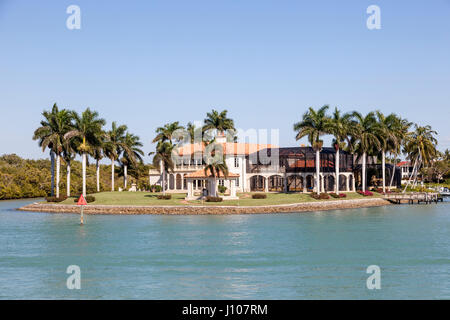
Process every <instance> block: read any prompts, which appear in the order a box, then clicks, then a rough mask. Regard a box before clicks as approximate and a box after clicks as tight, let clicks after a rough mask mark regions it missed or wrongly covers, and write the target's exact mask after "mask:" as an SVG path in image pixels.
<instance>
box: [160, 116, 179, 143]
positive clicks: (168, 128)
mask: <svg viewBox="0 0 450 320" xmlns="http://www.w3.org/2000/svg"><path fill="white" fill-rule="evenodd" d="M183 129H184V127H183V126H181V125H180V123H179V122H178V121H175V122H172V123H167V124H165V125H164V127H158V128H156V137H155V138H154V139H153V141H152V142H153V143H156V142H160V141H161V142H165V141H169V142H170V143H172V140H173V139H175V138H176V137H175V133H176V132H177V131H180V130H183Z"/></svg>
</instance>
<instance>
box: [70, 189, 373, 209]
mask: <svg viewBox="0 0 450 320" xmlns="http://www.w3.org/2000/svg"><path fill="white" fill-rule="evenodd" d="M157 195H158V194H156V193H146V192H101V193H97V194H94V196H95V199H96V200H95V202H92V203H90V204H99V205H103V204H104V205H135V206H153V205H187V204H190V205H213V206H216V205H220V206H224V205H225V206H267V205H274V204H289V203H299V202H318V201H332V200H340V199H335V198H332V197H330V199H329V200H315V199H313V198H311V197H310V196H309V195H308V194H301V193H288V194H286V193H267V199H252V198H251V193H240V194H238V196H239V197H240V199H239V200H226V201H223V202H203V203H202V201H199V200H195V201H185V200H184V197H185V196H186V194H184V193H176V194H172V199H170V200H160V199H158V198H157V197H156V196H157ZM379 196H380V195H379V194H378V193H374V196H373V197H379ZM373 197H367V198H373ZM363 198H365V197H363V196H361V195H359V194H357V193H347V197H346V198H343V199H341V200H342V201H345V200H346V199H363ZM62 204H74V198H69V199H67V200H65V201H64V202H62Z"/></svg>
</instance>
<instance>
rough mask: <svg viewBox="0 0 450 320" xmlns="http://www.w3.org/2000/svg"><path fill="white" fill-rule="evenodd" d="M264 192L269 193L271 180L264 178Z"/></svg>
mask: <svg viewBox="0 0 450 320" xmlns="http://www.w3.org/2000/svg"><path fill="white" fill-rule="evenodd" d="M264 192H269V178H268V177H267V178H264Z"/></svg>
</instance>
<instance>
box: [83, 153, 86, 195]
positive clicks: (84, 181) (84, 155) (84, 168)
mask: <svg viewBox="0 0 450 320" xmlns="http://www.w3.org/2000/svg"><path fill="white" fill-rule="evenodd" d="M82 169H83V170H82V171H83V197H85V198H86V152H83V156H82Z"/></svg>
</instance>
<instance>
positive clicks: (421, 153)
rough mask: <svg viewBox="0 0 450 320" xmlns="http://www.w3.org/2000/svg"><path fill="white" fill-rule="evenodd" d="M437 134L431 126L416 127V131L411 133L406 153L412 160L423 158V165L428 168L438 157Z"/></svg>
mask: <svg viewBox="0 0 450 320" xmlns="http://www.w3.org/2000/svg"><path fill="white" fill-rule="evenodd" d="M435 135H437V132H436V131H434V130H433V129H432V128H431V126H424V127H421V126H419V125H417V124H415V125H414V131H413V132H412V133H411V135H410V137H409V138H408V141H407V143H406V145H405V147H404V148H405V151H406V153H407V154H408V157H409V159H410V160H413V159H418V158H419V157H420V158H421V162H422V163H423V165H425V166H428V165H430V164H431V161H432V160H433V159H434V158H435V157H436V155H437V152H438V151H437V150H436V145H437V139H436V137H435Z"/></svg>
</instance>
